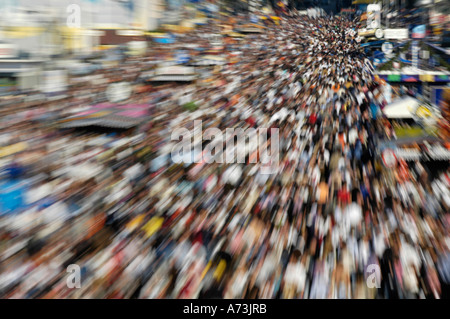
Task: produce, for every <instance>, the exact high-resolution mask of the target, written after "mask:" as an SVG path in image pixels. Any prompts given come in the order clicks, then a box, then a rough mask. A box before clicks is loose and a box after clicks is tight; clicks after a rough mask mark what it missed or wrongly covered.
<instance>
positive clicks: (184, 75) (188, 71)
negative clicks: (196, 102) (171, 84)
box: [142, 65, 198, 82]
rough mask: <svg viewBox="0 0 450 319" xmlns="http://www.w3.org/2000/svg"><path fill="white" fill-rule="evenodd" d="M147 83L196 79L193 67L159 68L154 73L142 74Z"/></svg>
mask: <svg viewBox="0 0 450 319" xmlns="http://www.w3.org/2000/svg"><path fill="white" fill-rule="evenodd" d="M142 77H143V78H144V79H146V80H147V81H152V82H158V81H193V80H195V79H196V78H197V77H198V74H197V73H196V72H195V68H193V67H185V66H178V65H177V66H167V67H159V68H157V69H156V70H155V71H149V72H145V73H143V74H142Z"/></svg>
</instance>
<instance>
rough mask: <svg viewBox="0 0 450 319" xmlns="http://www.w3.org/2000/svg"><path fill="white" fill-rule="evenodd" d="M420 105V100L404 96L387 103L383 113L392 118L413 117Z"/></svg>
mask: <svg viewBox="0 0 450 319" xmlns="http://www.w3.org/2000/svg"><path fill="white" fill-rule="evenodd" d="M419 105H420V101H419V100H417V99H415V98H413V97H411V96H404V97H401V98H398V99H396V100H394V101H393V102H392V103H391V104H388V105H386V107H385V108H384V109H383V113H384V115H386V117H387V118H390V119H411V118H414V113H415V111H416V109H417V108H418V107H419Z"/></svg>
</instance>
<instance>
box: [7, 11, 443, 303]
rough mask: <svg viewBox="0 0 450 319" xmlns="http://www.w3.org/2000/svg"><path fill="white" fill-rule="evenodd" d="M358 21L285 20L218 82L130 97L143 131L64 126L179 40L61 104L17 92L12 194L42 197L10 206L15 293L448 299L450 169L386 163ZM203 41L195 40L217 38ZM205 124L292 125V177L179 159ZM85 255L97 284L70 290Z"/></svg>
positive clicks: (283, 152) (287, 156) (87, 278)
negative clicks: (146, 108)
mask: <svg viewBox="0 0 450 319" xmlns="http://www.w3.org/2000/svg"><path fill="white" fill-rule="evenodd" d="M203 28H204V29H205V30H208V31H211V30H215V29H219V27H218V26H216V25H214V24H210V25H207V26H204V27H203ZM356 28H357V26H356V25H355V23H354V22H352V21H350V20H347V19H345V18H342V17H333V18H329V17H326V18H317V19H310V18H307V17H305V16H303V17H301V18H298V17H295V16H290V15H288V14H286V15H285V16H284V17H283V18H280V20H279V25H271V26H268V27H267V28H266V29H264V32H262V33H261V34H258V35H253V36H248V37H245V38H243V39H242V40H240V41H237V42H234V43H227V44H226V45H225V46H224V48H223V50H224V51H225V52H226V53H236V52H239V56H240V59H239V61H238V62H237V63H228V64H226V65H224V66H223V68H222V70H221V71H220V72H216V73H214V74H213V75H212V79H211V80H210V81H209V82H208V83H207V84H204V83H202V84H201V85H200V84H198V83H190V84H177V83H169V84H165V85H162V86H158V87H157V89H155V88H154V89H152V91H151V92H148V91H142V92H134V93H133V94H132V95H131V97H130V98H129V99H128V100H126V101H123V102H122V103H147V104H149V105H150V107H151V112H152V117H151V120H149V122H148V123H146V125H145V126H144V127H140V128H139V129H137V130H135V131H121V132H113V133H111V132H108V133H104V132H90V131H89V130H75V129H71V130H60V129H58V128H57V127H56V126H55V125H52V123H54V121H55V120H56V119H59V118H61V117H63V116H65V115H67V114H68V112H70V111H71V110H73V109H74V108H77V107H79V106H83V105H90V104H94V103H98V102H101V98H100V99H99V96H100V93H99V92H102V91H104V89H105V87H106V85H107V83H110V82H113V81H116V80H117V79H123V78H124V77H127V78H128V79H137V78H138V77H139V76H140V74H141V73H142V72H143V71H144V70H145V69H146V68H147V65H151V64H152V63H153V62H154V61H156V60H161V59H165V58H167V57H170V56H171V55H172V54H173V52H172V51H171V49H170V46H168V45H155V46H154V47H152V49H151V50H149V54H148V56H145V57H134V58H130V59H128V60H127V61H126V63H124V64H121V65H119V66H117V67H114V68H110V69H107V70H100V71H97V72H98V73H99V74H100V73H101V74H103V75H104V76H105V77H104V78H103V79H105V78H106V79H107V80H106V82H105V81H103V80H102V81H103V82H102V81H99V82H98V83H96V84H95V85H94V84H91V83H81V84H79V85H77V86H76V88H72V89H71V90H70V91H69V92H68V96H67V97H65V98H64V99H62V100H56V101H53V102H52V101H50V102H45V104H39V103H36V101H23V99H20V102H19V97H18V98H17V101H15V100H14V99H12V100H11V101H9V104H8V105H4V106H3V107H2V109H1V110H0V112H1V114H0V116H1V121H2V125H1V127H0V143H1V146H7V145H17V147H19V144H21V143H25V144H26V146H24V148H25V149H24V150H23V151H21V152H19V153H16V154H13V155H9V156H3V157H2V158H1V163H0V164H1V167H2V181H1V183H2V192H6V191H5V190H7V192H8V194H9V195H8V196H12V197H14V196H16V197H17V196H19V195H17V194H16V195H14V189H16V188H17V189H21V187H23V186H24V185H25V186H26V192H25V195H24V199H23V203H20V205H16V206H14V205H13V203H16V202H17V198H15V199H16V200H11V201H9V202H8V201H5V200H3V201H2V202H1V203H0V204H1V216H0V296H1V297H2V298H446V297H448V295H449V291H448V289H449V284H450V254H449V247H450V246H449V245H450V241H449V235H448V225H449V224H448V223H449V219H448V216H449V215H448V212H449V207H450V171H448V170H447V171H443V172H441V174H440V175H438V177H437V178H434V179H432V178H431V176H430V175H429V174H428V172H427V169H426V168H424V167H423V166H422V165H421V163H420V162H412V163H409V164H406V163H403V164H402V165H399V166H398V167H396V168H395V169H386V168H385V167H383V164H382V163H381V162H380V158H379V156H377V144H378V142H379V141H380V140H382V139H384V138H385V137H386V136H385V135H386V134H385V132H384V126H383V125H381V124H380V122H379V120H378V117H377V115H378V114H379V112H380V109H379V107H378V105H379V104H381V103H382V102H380V101H382V100H383V97H382V95H381V93H380V92H381V90H378V85H377V83H376V82H374V80H373V68H372V66H371V64H370V62H369V61H368V59H366V58H365V56H364V54H363V53H362V51H360V49H359V47H358V43H357V42H356V40H355V37H356V34H357V32H355V31H357V30H355V29H356ZM205 30H203V32H205ZM201 34H202V29H201V28H200V29H199V30H197V32H196V33H191V34H189V35H186V36H185V38H186V39H183V38H182V39H181V40H180V41H185V42H186V41H187V42H189V43H194V44H199V45H200V46H207V42H205V40H204V38H203V37H202V36H201ZM186 101H195V103H196V105H198V106H199V107H198V109H196V110H186V109H184V108H183V107H182V105H184V104H185V103H186ZM36 114H38V115H39V116H36ZM31 115H33V116H31ZM31 118H32V119H31ZM194 120H202V124H203V130H205V129H207V128H208V127H217V128H219V129H220V130H225V129H226V128H235V129H236V128H242V129H247V128H250V127H253V128H277V129H279V145H280V148H279V151H280V154H279V159H280V160H279V162H278V164H277V167H276V169H275V171H274V172H273V174H264V173H263V172H262V170H261V169H262V166H261V164H260V163H256V164H249V162H251V159H252V158H253V157H258V155H259V154H258V149H257V148H256V149H255V148H254V147H253V148H252V147H249V148H248V149H247V150H245V152H247V153H245V159H246V163H230V164H228V163H222V164H221V163H212V164H207V163H204V162H200V163H196V162H194V163H181V164H180V163H174V162H173V161H172V158H171V151H172V149H173V146H174V145H175V144H176V143H177V142H178V141H172V140H171V133H172V132H173V130H175V129H177V128H180V127H186V128H188V129H190V130H192V129H193V127H194ZM199 133H201V132H196V134H199ZM201 147H202V149H205V147H207V141H203V142H202V145H201ZM238 151H239V150H238ZM195 156H199V154H195V153H193V154H192V158H194V157H195ZM3 198H5V197H3ZM72 264H75V265H78V266H79V267H80V269H81V287H80V288H70V287H69V286H68V285H67V278H68V272H67V271H66V269H67V267H68V266H69V265H72ZM370 265H372V266H371V267H369V268H368V266H370ZM368 269H370V271H368ZM378 269H379V272H378V271H377V270H378ZM374 271H375V272H374ZM372 273H374V274H375V277H371V276H370V275H371V274H372ZM374 278H375V279H374ZM377 288H378V289H377Z"/></svg>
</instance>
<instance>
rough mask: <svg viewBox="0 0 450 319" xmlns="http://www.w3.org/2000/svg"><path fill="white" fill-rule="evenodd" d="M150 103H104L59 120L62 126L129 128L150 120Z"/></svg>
mask: <svg viewBox="0 0 450 319" xmlns="http://www.w3.org/2000/svg"><path fill="white" fill-rule="evenodd" d="M149 110H150V105H148V104H127V105H114V104H110V103H103V104H98V105H94V106H91V107H89V108H88V109H87V110H83V111H81V112H78V113H76V114H75V115H71V116H68V117H67V118H65V119H63V120H61V121H59V123H58V124H59V126H60V127H62V128H75V127H83V126H103V127H112V128H121V129H128V128H131V127H134V126H137V125H139V124H141V123H143V122H145V121H147V120H148V118H149V116H150V112H149Z"/></svg>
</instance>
